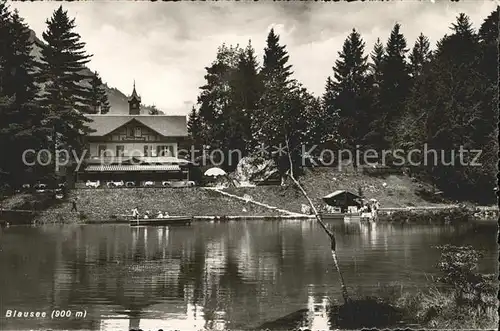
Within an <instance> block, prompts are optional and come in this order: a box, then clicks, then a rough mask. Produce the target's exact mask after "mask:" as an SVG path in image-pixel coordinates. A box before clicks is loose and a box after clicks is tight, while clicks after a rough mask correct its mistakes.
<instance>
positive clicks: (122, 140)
mask: <svg viewBox="0 0 500 331" xmlns="http://www.w3.org/2000/svg"><path fill="white" fill-rule="evenodd" d="M128 103H129V113H128V114H126V115H117V114H96V115H87V117H88V118H89V119H90V120H92V122H90V123H89V124H88V126H89V127H90V128H91V129H92V131H93V132H91V133H90V134H89V135H88V136H87V141H86V147H87V155H86V156H87V160H86V163H85V167H84V169H83V170H82V171H81V172H79V174H78V178H79V180H80V181H81V180H83V181H85V180H101V181H116V180H124V181H125V180H126V181H134V182H137V185H140V182H144V181H155V182H156V181H164V180H180V179H188V177H189V172H188V168H189V162H187V161H185V160H183V159H180V158H179V155H178V152H179V146H182V144H183V143H184V142H185V141H186V140H187V122H186V116H169V115H141V114H140V110H141V109H140V104H141V98H140V96H139V95H138V94H137V91H136V89H135V84H134V89H133V91H132V95H131V96H130V98H129V99H128Z"/></svg>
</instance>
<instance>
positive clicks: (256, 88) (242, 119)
mask: <svg viewBox="0 0 500 331" xmlns="http://www.w3.org/2000/svg"><path fill="white" fill-rule="evenodd" d="M258 70H259V69H258V63H257V59H256V57H255V50H254V48H253V47H252V44H251V42H250V41H249V43H248V45H247V47H246V48H245V50H244V51H243V52H241V54H240V56H239V60H238V64H237V67H236V70H235V72H234V76H233V78H232V81H231V89H232V96H231V100H232V102H231V108H232V109H233V110H234V111H233V112H232V115H231V116H232V117H231V118H230V119H229V120H230V121H231V123H232V124H231V130H232V132H233V135H232V137H231V138H230V139H233V143H231V145H232V147H233V148H238V149H239V150H241V151H242V154H243V155H246V154H247V152H249V151H250V149H251V148H252V147H255V145H256V143H255V142H254V141H253V139H252V127H251V126H252V120H253V119H254V117H255V116H256V114H255V113H256V111H257V108H258V102H259V99H260V96H261V94H262V81H261V76H259V71H258Z"/></svg>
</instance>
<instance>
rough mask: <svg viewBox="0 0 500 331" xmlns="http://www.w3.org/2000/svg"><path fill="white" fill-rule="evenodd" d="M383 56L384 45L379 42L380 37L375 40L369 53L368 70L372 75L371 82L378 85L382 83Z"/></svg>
mask: <svg viewBox="0 0 500 331" xmlns="http://www.w3.org/2000/svg"><path fill="white" fill-rule="evenodd" d="M384 57H385V49H384V45H383V44H382V43H381V42H380V38H377V41H376V42H375V45H374V46H373V51H372V52H371V54H370V59H371V60H372V63H371V64H370V72H371V75H372V76H373V83H374V84H377V85H378V86H380V85H381V83H382V64H383V62H384Z"/></svg>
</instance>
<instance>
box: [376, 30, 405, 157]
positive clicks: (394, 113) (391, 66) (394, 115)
mask: <svg viewBox="0 0 500 331" xmlns="http://www.w3.org/2000/svg"><path fill="white" fill-rule="evenodd" d="M400 29H401V26H400V25H399V24H398V23H396V24H395V25H394V27H393V29H392V31H391V35H390V37H389V40H388V41H387V45H386V47H385V51H386V56H385V57H384V61H383V63H382V86H381V90H380V105H381V107H382V113H381V114H380V118H381V123H382V124H383V125H384V127H383V128H380V129H381V131H382V132H384V134H385V143H384V146H383V147H384V148H387V147H389V146H390V145H391V144H392V143H393V138H394V136H395V132H394V128H395V125H396V123H398V120H399V118H400V117H401V116H402V114H403V110H404V103H405V99H406V97H407V95H408V92H409V88H410V76H409V71H408V65H407V62H406V53H407V52H408V49H407V48H406V46H407V45H406V39H405V37H404V36H403V34H402V33H401V32H400Z"/></svg>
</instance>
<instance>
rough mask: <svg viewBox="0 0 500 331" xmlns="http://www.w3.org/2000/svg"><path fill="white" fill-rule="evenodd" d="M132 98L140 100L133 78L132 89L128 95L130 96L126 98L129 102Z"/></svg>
mask: <svg viewBox="0 0 500 331" xmlns="http://www.w3.org/2000/svg"><path fill="white" fill-rule="evenodd" d="M134 99H136V100H137V101H139V102H141V97H140V96H139V95H138V94H137V91H136V90H135V79H134V89H133V90H132V95H131V96H130V98H128V101H129V102H130V101H132V100H134Z"/></svg>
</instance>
